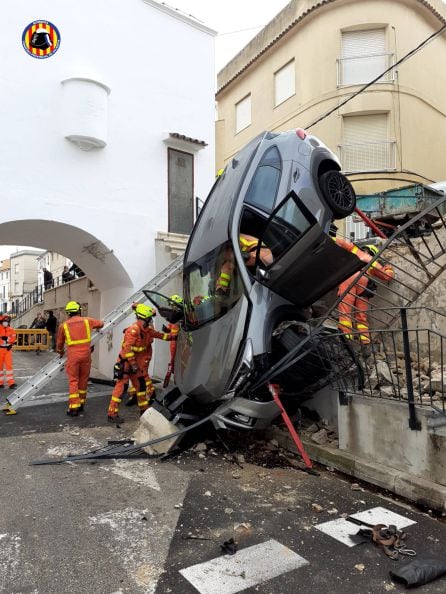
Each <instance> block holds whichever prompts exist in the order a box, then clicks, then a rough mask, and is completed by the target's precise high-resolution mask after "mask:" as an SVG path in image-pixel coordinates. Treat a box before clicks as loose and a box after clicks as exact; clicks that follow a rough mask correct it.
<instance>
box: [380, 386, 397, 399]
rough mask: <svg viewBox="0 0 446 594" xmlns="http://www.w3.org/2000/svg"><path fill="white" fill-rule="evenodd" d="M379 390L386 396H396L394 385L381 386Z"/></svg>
mask: <svg viewBox="0 0 446 594" xmlns="http://www.w3.org/2000/svg"><path fill="white" fill-rule="evenodd" d="M380 392H381V394H383V395H384V396H386V397H387V398H398V389H397V386H396V385H395V388H394V387H393V386H381V389H380Z"/></svg>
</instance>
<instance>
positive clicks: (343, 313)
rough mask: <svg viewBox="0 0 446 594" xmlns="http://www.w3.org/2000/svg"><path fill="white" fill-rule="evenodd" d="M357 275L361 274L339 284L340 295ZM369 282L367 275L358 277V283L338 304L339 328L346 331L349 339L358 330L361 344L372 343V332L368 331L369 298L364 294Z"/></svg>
mask: <svg viewBox="0 0 446 594" xmlns="http://www.w3.org/2000/svg"><path fill="white" fill-rule="evenodd" d="M357 276H359V275H358V274H355V275H353V276H351V277H350V278H348V279H347V280H346V281H344V282H343V283H342V284H341V285H339V294H340V295H342V293H344V291H345V290H346V289H347V288H348V287H349V285H350V284H351V282H352V281H353V280H354V279H355V277H357ZM367 284H368V279H367V277H366V276H362V277H360V278H358V281H357V283H356V284H355V285H353V287H352V288H351V289H350V291H349V292H348V293H347V294H346V295H345V297H344V299H343V300H342V301H341V302H340V304H339V306H338V310H339V329H340V330H342V332H344V334H345V337H346V338H348V339H352V338H353V334H352V331H353V330H357V331H358V333H359V334H358V337H359V341H360V342H361V344H370V334H369V332H368V330H369V322H368V318H367V310H368V308H369V300H368V298H367V297H365V296H364V293H365V290H366V288H367Z"/></svg>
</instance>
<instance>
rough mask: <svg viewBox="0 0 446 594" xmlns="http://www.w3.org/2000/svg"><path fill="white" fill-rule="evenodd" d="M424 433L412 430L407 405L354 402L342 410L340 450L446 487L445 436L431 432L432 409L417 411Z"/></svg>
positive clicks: (371, 400) (341, 407)
mask: <svg viewBox="0 0 446 594" xmlns="http://www.w3.org/2000/svg"><path fill="white" fill-rule="evenodd" d="M417 416H418V419H419V420H420V421H421V427H422V428H421V431H412V430H411V429H409V425H408V418H409V411H408V407H407V403H400V402H392V401H388V400H383V399H369V398H368V399H365V398H354V399H353V400H352V401H351V402H350V404H349V405H348V406H339V409H338V421H339V425H338V427H339V448H340V449H341V450H347V451H349V452H351V453H352V454H355V455H357V456H360V457H362V458H365V459H366V460H373V462H375V463H376V464H383V465H385V466H390V467H392V468H395V469H397V470H401V471H403V472H407V473H409V474H413V475H415V476H418V477H421V478H423V479H426V480H428V481H432V482H434V483H438V484H440V485H446V456H445V455H444V452H445V448H446V435H445V434H441V432H440V431H439V432H438V434H435V433H433V432H432V430H431V429H429V428H428V420H429V418H431V417H432V416H434V412H433V411H432V410H429V409H422V408H419V407H418V408H417Z"/></svg>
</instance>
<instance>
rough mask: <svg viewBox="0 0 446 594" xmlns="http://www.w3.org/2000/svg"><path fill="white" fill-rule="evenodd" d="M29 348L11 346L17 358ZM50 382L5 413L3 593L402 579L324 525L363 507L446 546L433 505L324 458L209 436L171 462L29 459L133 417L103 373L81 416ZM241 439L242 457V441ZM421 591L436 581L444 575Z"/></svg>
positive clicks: (321, 591)
mask: <svg viewBox="0 0 446 594" xmlns="http://www.w3.org/2000/svg"><path fill="white" fill-rule="evenodd" d="M27 357H28V358H29V357H30V355H27ZM34 361H35V360H34V359H33V360H31V363H30V362H29V360H27V359H26V357H25V358H23V355H21V356H20V357H17V358H16V362H17V365H18V364H19V363H20V364H21V365H23V366H24V367H25V366H26V365H29V366H30V367H32V366H33V365H34ZM23 375H25V374H23ZM60 381H61V382H62V379H60ZM51 389H52V388H51V385H50V386H49V387H48V389H47V392H46V394H44V395H43V396H45V397H42V398H40V402H39V403H35V404H34V405H33V406H24V407H22V408H20V409H19V412H18V414H17V415H15V416H2V417H1V418H0V469H1V472H2V476H3V480H2V491H1V494H2V497H1V500H2V504H3V505H2V506H1V511H0V592H2V593H3V592H4V593H8V594H19V593H20V594H28V593H29V594H53V593H54V594H65V593H66V594H68V593H70V594H72V593H76V594H84V593H85V594H143V593H146V594H147V593H151V594H167V593H174V594H177V593H181V594H193V593H195V594H196V593H197V592H200V593H201V594H208V593H212V594H213V593H214V592H215V594H229V593H230V592H240V591H243V592H247V593H254V592H260V593H263V594H273V593H274V594H282V593H288V592H302V593H305V594H307V593H313V592H314V593H317V594H325V593H327V594H328V593H329V592H330V593H338V592H339V593H342V594H367V593H370V594H376V593H380V592H403V591H405V590H404V588H402V587H401V586H399V585H395V584H394V583H393V582H392V581H391V580H390V578H389V570H390V569H392V568H395V567H398V566H399V565H402V564H403V563H405V562H406V561H405V560H404V559H403V560H399V561H392V560H391V559H389V558H388V557H386V556H385V555H384V553H383V551H382V550H381V549H380V548H378V547H376V546H374V545H373V544H371V543H369V542H367V543H364V544H360V545H357V546H349V545H347V544H345V543H344V542H341V541H340V540H337V539H336V538H334V537H333V536H331V535H330V534H327V533H326V532H323V531H321V529H320V528H321V526H320V525H321V524H325V523H326V522H333V521H335V524H336V525H337V524H339V523H340V524H339V525H340V526H343V525H344V524H345V520H344V519H343V517H342V514H357V513H361V512H367V511H368V510H375V511H373V512H372V513H373V514H378V515H379V514H381V515H382V514H384V516H385V517H387V516H386V514H389V513H390V512H393V513H396V514H398V516H394V517H397V518H398V522H402V523H403V524H404V525H407V527H406V528H405V530H406V532H407V534H408V546H409V547H410V548H413V549H415V550H416V551H417V553H418V555H419V556H421V555H436V556H439V557H440V556H442V555H443V556H444V544H445V536H446V534H445V530H446V528H445V525H444V523H442V522H440V521H438V520H436V519H433V518H431V517H430V516H429V515H428V514H425V513H421V512H420V511H417V510H415V509H414V508H412V507H411V506H409V505H407V504H404V503H402V502H396V501H393V500H391V499H389V498H387V497H385V496H384V495H383V494H381V493H379V492H374V491H372V490H368V489H363V490H359V491H357V490H352V488H351V483H350V481H349V480H347V479H346V478H344V477H342V476H339V475H337V474H335V473H333V472H330V471H328V470H326V469H320V470H321V474H320V476H311V475H308V474H306V473H304V472H301V471H299V470H296V469H293V468H280V467H276V468H268V467H263V466H261V465H256V464H247V463H244V462H242V463H241V464H236V463H235V462H234V457H233V456H230V455H226V456H225V455H224V453H223V451H222V450H220V449H219V448H218V447H217V446H215V445H214V444H212V443H209V444H208V447H207V450H206V451H205V452H200V453H198V452H186V453H183V454H181V455H179V456H177V457H174V458H172V459H170V460H169V461H166V462H159V461H156V460H152V459H147V458H138V459H132V460H129V459H126V460H108V461H101V462H95V463H88V462H87V463H86V462H82V463H75V464H74V463H63V464H56V465H45V466H33V465H30V463H31V462H32V461H33V460H40V459H51V460H60V459H63V458H64V457H65V456H66V455H68V454H69V453H79V452H86V451H91V450H94V449H96V448H98V447H101V446H103V445H106V444H107V442H108V440H110V439H114V440H115V439H124V438H126V437H128V436H130V435H131V434H132V432H133V430H134V429H135V427H136V425H137V423H138V413H137V411H136V410H135V408H124V409H123V414H124V416H125V417H127V421H126V423H125V424H124V425H122V426H121V428H116V427H115V426H113V425H110V424H108V423H107V420H106V410H107V404H108V398H109V393H110V392H109V390H104V387H101V392H97V393H96V395H94V396H93V397H92V398H91V399H90V400H89V402H88V406H87V409H86V411H85V414H84V415H83V416H82V417H79V418H78V419H71V418H69V417H67V416H66V414H65V409H66V402H65V398H64V397H62V396H61V397H59V396H57V397H55V396H54V394H60V393H63V386H62V385H59V386H57V388H54V391H53V392H52V391H51ZM237 447H238V450H237V451H236V452H235V453H238V454H239V455H240V454H243V455H245V457H246V459H249V457H248V455H247V454H249V452H248V450H247V449H246V448H247V447H248V445H247V442H246V443H245V442H244V441H243V440H240V442H239V444H238V446H237ZM252 451H253V450H252V449H251V450H250V452H251V453H252ZM239 460H243V459H242V458H239ZM261 463H263V462H261ZM315 503H316V504H318V505H320V507H321V511H319V512H318V511H315V509H314V506H313V504H315ZM376 508H379V509H378V510H376ZM383 510H384V511H383ZM353 526H354V525H353ZM354 529H355V530H356V527H354ZM336 530H337V528H336V526H335V529H334V534H337V533H336ZM341 531H342V530H341ZM231 538H233V539H234V540H235V541H236V543H237V552H236V553H235V554H234V555H226V556H223V555H222V554H221V546H220V545H221V544H222V543H223V542H225V541H228V540H229V539H231ZM196 566H198V567H196ZM417 591H419V592H421V593H423V594H425V593H434V592H435V593H440V592H445V591H446V578H443V579H440V580H437V581H436V582H432V583H431V584H429V585H426V586H423V587H421V588H418V590H417Z"/></svg>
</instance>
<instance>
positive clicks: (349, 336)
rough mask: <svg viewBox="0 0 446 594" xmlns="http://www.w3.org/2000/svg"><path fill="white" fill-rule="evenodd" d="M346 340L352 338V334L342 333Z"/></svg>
mask: <svg viewBox="0 0 446 594" xmlns="http://www.w3.org/2000/svg"><path fill="white" fill-rule="evenodd" d="M344 336H345V338H346V339H347V340H353V334H344Z"/></svg>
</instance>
